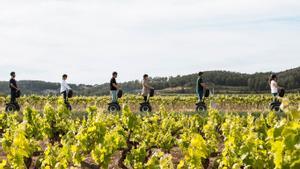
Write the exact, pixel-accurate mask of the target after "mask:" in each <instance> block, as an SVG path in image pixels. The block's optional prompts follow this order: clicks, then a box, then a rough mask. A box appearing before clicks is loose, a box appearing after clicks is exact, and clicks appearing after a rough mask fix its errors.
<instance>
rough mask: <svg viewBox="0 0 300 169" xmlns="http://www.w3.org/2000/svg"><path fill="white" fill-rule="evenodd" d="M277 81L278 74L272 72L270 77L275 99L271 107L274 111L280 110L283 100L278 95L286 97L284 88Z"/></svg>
mask: <svg viewBox="0 0 300 169" xmlns="http://www.w3.org/2000/svg"><path fill="white" fill-rule="evenodd" d="M277 81H278V78H277V75H275V74H272V75H271V76H270V79H269V85H270V88H271V94H272V96H273V101H272V102H271V103H270V109H271V110H272V111H280V106H281V102H280V100H279V99H278V97H284V95H285V90H284V88H281V87H279V86H278V83H277Z"/></svg>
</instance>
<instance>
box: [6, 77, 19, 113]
mask: <svg viewBox="0 0 300 169" xmlns="http://www.w3.org/2000/svg"><path fill="white" fill-rule="evenodd" d="M10 76H11V79H10V80H9V88H10V94H11V97H10V102H9V103H8V104H6V108H5V110H6V112H9V113H11V112H15V111H20V105H19V104H18V102H17V98H19V97H20V96H21V91H20V89H19V88H18V85H17V81H16V79H15V78H16V73H15V72H11V73H10Z"/></svg>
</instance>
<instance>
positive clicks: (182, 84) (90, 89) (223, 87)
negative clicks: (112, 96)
mask: <svg viewBox="0 0 300 169" xmlns="http://www.w3.org/2000/svg"><path fill="white" fill-rule="evenodd" d="M270 74H272V72H264V73H254V74H246V73H238V72H229V71H207V72H205V73H204V80H205V81H206V82H207V83H208V84H209V86H211V88H214V89H215V92H216V93H261V92H268V91H269V85H268V78H269V76H270ZM276 74H277V75H278V78H279V84H280V85H281V86H283V87H285V88H286V89H287V90H291V91H295V92H299V89H300V67H298V68H295V69H290V70H286V71H283V72H277V73H276ZM196 79H197V73H195V74H189V75H183V76H179V75H178V76H172V77H154V78H152V79H151V81H152V86H153V87H154V88H155V89H156V90H158V91H159V92H160V93H174V94H177V93H187V94H188V93H194V91H195V86H196ZM19 86H20V87H21V89H22V93H23V94H27V95H30V94H39V95H57V94H59V88H60V84H59V83H50V82H44V81H19ZM121 86H122V89H123V90H124V91H125V92H129V93H138V92H140V90H141V82H140V81H139V80H134V81H129V82H124V83H122V84H121ZM71 87H72V88H73V90H74V91H76V93H77V94H78V95H85V96H93V95H96V96H101V95H107V94H109V84H108V83H105V84H101V85H93V86H92V85H84V84H80V85H75V84H73V85H71ZM0 94H2V95H7V94H9V88H8V82H0Z"/></svg>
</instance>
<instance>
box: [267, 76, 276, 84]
mask: <svg viewBox="0 0 300 169" xmlns="http://www.w3.org/2000/svg"><path fill="white" fill-rule="evenodd" d="M276 78H277V75H276V74H271V75H270V78H269V84H271V81H272V80H275V79H276Z"/></svg>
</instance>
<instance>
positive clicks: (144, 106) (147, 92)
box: [140, 74, 154, 112]
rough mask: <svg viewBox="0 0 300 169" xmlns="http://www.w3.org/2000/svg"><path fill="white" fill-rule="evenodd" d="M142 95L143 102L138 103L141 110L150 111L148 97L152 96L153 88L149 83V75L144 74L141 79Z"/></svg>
mask: <svg viewBox="0 0 300 169" xmlns="http://www.w3.org/2000/svg"><path fill="white" fill-rule="evenodd" d="M142 86H143V89H142V96H143V97H144V102H143V103H141V104H140V111H141V112H151V111H152V107H151V104H150V97H153V96H154V88H153V87H151V86H150V85H149V76H148V75H147V74H145V75H144V76H143V80H142Z"/></svg>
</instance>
